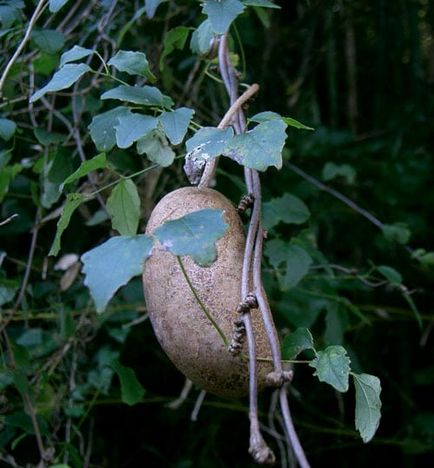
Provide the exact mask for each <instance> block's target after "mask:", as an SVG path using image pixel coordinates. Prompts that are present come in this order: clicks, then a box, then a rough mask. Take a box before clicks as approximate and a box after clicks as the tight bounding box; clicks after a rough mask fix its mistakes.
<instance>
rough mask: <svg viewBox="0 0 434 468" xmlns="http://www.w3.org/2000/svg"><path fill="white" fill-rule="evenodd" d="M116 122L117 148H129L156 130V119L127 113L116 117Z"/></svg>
mask: <svg viewBox="0 0 434 468" xmlns="http://www.w3.org/2000/svg"><path fill="white" fill-rule="evenodd" d="M118 122H119V123H118V124H117V125H116V126H115V128H116V144H117V145H118V146H119V148H129V147H130V146H131V145H132V144H133V143H134V142H136V141H137V140H139V139H140V138H143V137H144V136H146V135H147V134H148V133H150V132H151V131H152V130H154V129H155V128H157V124H158V119H157V118H156V117H151V116H150V115H142V114H134V113H133V112H131V111H128V112H127V113H125V114H123V115H121V116H120V117H118Z"/></svg>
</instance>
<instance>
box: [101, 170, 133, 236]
mask: <svg viewBox="0 0 434 468" xmlns="http://www.w3.org/2000/svg"><path fill="white" fill-rule="evenodd" d="M107 211H108V213H109V214H110V216H111V219H112V226H113V229H116V230H117V231H118V232H119V234H121V235H122V236H134V235H135V234H136V232H137V228H138V226H139V219H140V198H139V194H138V192H137V187H136V185H135V184H134V182H133V181H132V180H131V179H127V180H121V181H120V182H119V183H118V184H117V185H116V186H115V188H114V189H113V191H112V193H111V194H110V197H109V198H108V200H107Z"/></svg>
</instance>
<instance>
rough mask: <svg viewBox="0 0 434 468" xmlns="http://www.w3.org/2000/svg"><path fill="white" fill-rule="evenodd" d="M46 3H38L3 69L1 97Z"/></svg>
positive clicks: (0, 86) (0, 87)
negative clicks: (9, 75) (21, 37)
mask: <svg viewBox="0 0 434 468" xmlns="http://www.w3.org/2000/svg"><path fill="white" fill-rule="evenodd" d="M46 5H47V4H46V0H39V3H38V4H37V6H36V8H35V11H34V12H33V15H32V17H31V18H30V21H29V24H28V26H27V29H26V32H25V34H24V37H23V39H22V40H21V42H20V44H19V46H18V47H17V49H16V51H15V53H14V54H13V55H12V57H11V58H10V60H9V62H8V64H7V65H6V67H5V69H4V71H3V74H2V76H1V78H0V97H1V96H2V94H3V86H4V84H5V81H6V78H7V76H8V74H9V72H10V71H11V68H12V67H13V65H14V63H15V62H16V60H17V59H18V57H19V56H20V54H21V52H22V51H23V49H24V47H25V45H26V44H27V41H28V40H29V38H30V34H31V33H32V29H33V27H34V26H35V24H36V21H37V20H38V18H39V16H40V14H41V13H42V11H43V10H44V8H45V7H46Z"/></svg>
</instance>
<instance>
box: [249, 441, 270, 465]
mask: <svg viewBox="0 0 434 468" xmlns="http://www.w3.org/2000/svg"><path fill="white" fill-rule="evenodd" d="M249 453H250V455H251V456H252V457H253V459H254V460H255V462H256V463H258V464H260V465H274V463H275V462H276V457H275V456H274V453H273V451H272V450H271V449H270V447H268V445H267V444H266V442H265V440H264V439H263V438H262V436H261V435H260V434H259V433H258V434H256V435H253V434H252V436H251V437H250V447H249Z"/></svg>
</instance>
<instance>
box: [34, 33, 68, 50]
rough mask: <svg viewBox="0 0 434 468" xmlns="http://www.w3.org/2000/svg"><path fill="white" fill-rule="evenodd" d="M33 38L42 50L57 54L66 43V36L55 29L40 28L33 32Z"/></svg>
mask: <svg viewBox="0 0 434 468" xmlns="http://www.w3.org/2000/svg"><path fill="white" fill-rule="evenodd" d="M32 40H33V41H34V42H35V44H36V45H37V46H38V48H39V49H40V50H42V51H43V52H46V53H47V54H55V53H56V52H58V51H59V50H61V49H62V47H63V46H64V44H65V36H64V35H63V34H62V33H61V32H59V31H56V30H55V29H38V30H35V31H33V32H32Z"/></svg>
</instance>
